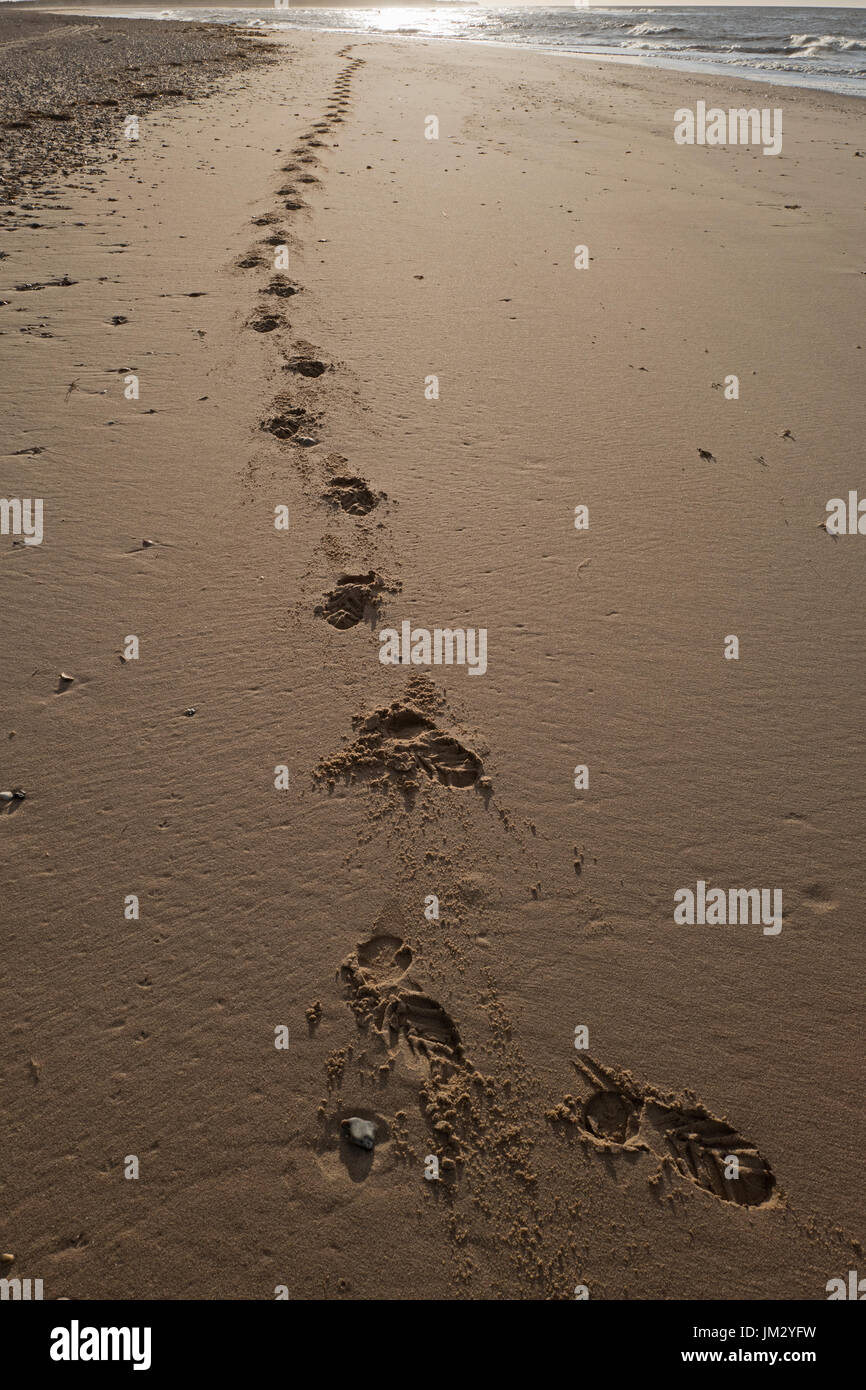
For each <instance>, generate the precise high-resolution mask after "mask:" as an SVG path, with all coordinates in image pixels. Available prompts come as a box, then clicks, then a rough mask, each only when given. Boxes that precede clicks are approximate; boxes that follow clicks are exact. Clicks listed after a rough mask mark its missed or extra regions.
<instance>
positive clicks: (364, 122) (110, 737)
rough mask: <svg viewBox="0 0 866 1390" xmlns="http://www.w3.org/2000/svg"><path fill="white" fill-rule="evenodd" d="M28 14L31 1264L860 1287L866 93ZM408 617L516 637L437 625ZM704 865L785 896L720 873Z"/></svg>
mask: <svg viewBox="0 0 866 1390" xmlns="http://www.w3.org/2000/svg"><path fill="white" fill-rule="evenodd" d="M73 28H74V29H75V31H76V32H75V34H74V36H73V35H72V33H71V30H72V29H73ZM109 50H110V51H111V52H112V59H111V62H110V63H108V64H106V62H105V61H104V54H105V53H106V52H108V51H109ZM173 64H176V65H178V66H172V65H173ZM0 72H3V74H4V77H5V78H6V83H5V84H4V85H5V90H6V92H7V96H8V94H9V93H10V92H11V91H12V88H11V86H10V85H9V84H12V83H16V84H18V86H17V87H16V88H15V91H16V92H18V93H19V95H18V96H17V97H16V98H15V100H17V102H18V114H16V113H15V111H13V110H12V107H11V105H9V104H7V105H3V106H2V107H0V112H2V120H3V123H4V129H3V140H2V160H3V172H4V176H5V179H6V189H7V191H6V194H5V197H4V202H3V205H2V220H0V226H2V229H3V230H2V259H0V376H2V380H3V382H4V398H5V400H4V406H5V408H4V421H5V429H4V435H3V438H4V444H3V446H2V452H3V458H2V477H0V493H2V496H3V497H4V498H7V499H11V498H21V499H24V498H26V499H36V498H39V499H43V520H42V531H43V534H42V538H41V543H39V544H25V543H24V539H23V537H22V536H21V535H18V536H16V535H14V534H12V533H11V532H10V533H9V534H3V535H0V565H2V571H0V574H2V611H3V621H2V625H0V670H2V675H3V681H2V684H3V699H2V708H3V718H2V726H0V740H2V760H0V784H2V787H0V789H7V788H8V789H9V790H10V792H11V791H17V790H18V789H21V790H23V791H24V792H26V796H25V797H24V798H20V797H18V796H14V797H13V798H12V799H7V800H6V801H5V802H4V803H3V804H2V805H0V855H2V861H3V870H2V872H3V878H4V884H5V888H4V892H3V912H2V918H3V940H4V951H3V961H2V968H0V1016H2V1017H3V1019H4V1021H5V1026H4V1028H3V1039H2V1045H0V1061H2V1067H0V1074H2V1087H0V1113H2V1117H3V1130H4V1141H5V1142H4V1151H5V1162H4V1165H3V1174H2V1183H0V1248H2V1250H3V1251H4V1252H9V1253H10V1254H12V1255H14V1264H13V1265H12V1266H11V1267H13V1268H14V1270H15V1272H16V1273H17V1274H19V1275H20V1276H22V1277H24V1276H25V1275H26V1276H33V1277H39V1278H42V1279H43V1280H44V1281H45V1290H46V1293H45V1296H46V1298H48V1297H51V1298H87V1299H99V1298H123V1299H144V1298H162V1299H217V1298H230V1299H270V1298H273V1297H274V1291H275V1289H278V1288H280V1287H284V1288H285V1289H286V1290H287V1291H288V1296H289V1297H290V1298H292V1299H306V1300H312V1299H328V1300H333V1299H347V1300H384V1299H402V1300H424V1299H434V1300H456V1299H459V1300H464V1299H466V1300H474V1299H520V1300H535V1299H539V1300H541V1299H544V1300H560V1299H564V1300H571V1299H574V1298H575V1291H576V1289H578V1288H584V1289H586V1290H588V1293H589V1297H591V1298H592V1299H602V1300H604V1299H666V1300H679V1299H687V1298H701V1299H722V1300H725V1299H735V1298H746V1299H755V1300H760V1299H769V1298H778V1299H797V1300H809V1299H824V1298H826V1293H825V1287H826V1284H827V1281H828V1280H830V1279H832V1278H834V1277H836V1276H844V1275H845V1274H846V1271H848V1270H849V1269H851V1268H856V1267H857V1262H858V1259H859V1260H860V1263H861V1264H862V1246H861V1243H860V1242H862V1240H863V1238H864V1215H866V1211H864V1195H863V1186H862V1183H861V1182H860V1181H859V1170H860V1154H861V1151H862V1147H863V1126H862V1117H861V1115H860V1113H859V1109H860V1107H859V1106H858V1101H859V1097H860V1094H861V1091H862V1076H861V1064H860V1060H859V1048H858V1047H856V1046H855V1039H856V1038H857V1035H858V1031H859V1030H860V1028H862V1013H863V1006H862V986H861V983H860V982H861V981H862V978H863V968H864V943H863V933H862V930H861V927H860V917H859V910H858V907H857V904H858V902H861V901H862V899H863V894H864V888H866V885H864V870H863V862H862V859H863V856H862V843H863V835H864V831H866V813H864V799H863V795H862V789H861V787H862V774H863V770H864V738H863V733H862V714H861V705H862V688H863V678H864V674H866V669H864V654H863V653H864V641H863V638H864V630H863V621H862V616H861V614H860V613H859V611H858V609H857V603H858V602H859V601H860V600H859V599H858V593H860V591H861V588H862V582H861V577H862V557H861V550H860V547H861V546H862V545H864V544H866V541H863V539H862V537H860V536H859V535H840V536H834V535H832V534H830V533H829V532H828V530H827V529H826V527H825V525H824V522H825V518H826V512H825V505H826V503H827V500H828V499H831V498H836V497H841V498H847V497H848V494H849V491H851V490H855V489H857V487H858V485H859V483H860V471H861V468H860V463H859V451H860V448H861V445H862V439H863V435H864V418H863V416H864V409H863V404H862V403H863V400H864V393H863V387H862V377H863V356H864V352H863V346H862V344H863V336H864V331H866V330H864V327H863V301H864V294H866V256H864V248H863V232H862V226H863V224H862V217H863V206H864V201H866V159H864V158H863V152H864V151H866V137H864V134H863V117H862V110H863V108H862V105H861V103H860V102H859V101H858V100H857V99H855V98H850V97H844V96H835V95H832V94H828V93H821V92H812V91H807V90H803V89H794V88H780V87H778V86H775V87H772V88H770V87H769V86H768V87H763V86H761V85H760V84H755V83H748V82H745V81H741V80H738V79H736V78H735V77H732V78H731V79H723V78H719V77H711V76H706V75H703V74H700V75H698V74H689V73H683V72H665V71H661V70H648V69H645V68H630V67H626V66H624V65H619V66H618V65H615V64H613V63H604V62H600V61H590V60H581V59H575V58H572V57H558V56H553V55H550V54H540V53H534V52H530V51H525V52H521V53H519V54H518V53H516V52H513V51H508V50H506V49H505V48H504V47H503V48H497V47H493V46H490V47H484V46H482V45H474V44H468V43H464V44H461V43H456V42H455V43H447V42H441V41H437V42H432V41H425V40H423V39H420V38H414V39H413V38H404V39H388V38H363V39H358V40H354V39H351V40H348V41H347V37H346V35H344V34H343V35H340V34H329V33H295V34H290V35H276V36H275V35H273V34H268V35H264V36H261V35H260V36H257V37H253V36H250V35H239V34H238V33H237V32H236V31H228V30H221V31H219V32H217V31H216V30H215V29H214V28H210V29H206V26H197V25H194V24H182V23H177V24H174V25H170V24H168V23H166V24H159V25H156V24H152V23H150V22H148V21H140V22H134V21H129V20H122V19H103V18H99V17H97V16H95V15H94V14H93V13H90V14H88V13H87V12H76V13H75V14H64V15H59V14H45V13H41V14H38V15H36V16H32V15H31V16H26V15H25V14H23V13H21V12H20V11H19V12H17V13H16V14H15V15H6V14H5V13H4V14H2V15H0ZM64 72H67V73H68V74H69V76H68V80H65V79H63V76H62V75H63V73H64ZM58 73H59V74H60V76H59V77H58V76H57V74H58ZM172 73H174V74H175V75H176V76H175V77H174V78H173V77H172ZM177 74H179V76H177ZM20 93H25V96H22V95H20ZM13 95H14V94H13ZM109 100H110V101H113V102H115V103H116V105H113V106H105V105H100V104H98V103H102V102H105V101H109ZM701 101H704V102H706V103H707V105H708V106H709V105H713V104H715V105H717V106H718V107H720V108H723V109H724V110H727V109H728V108H735V107H736V108H739V107H759V108H765V107H768V108H780V109H782V110H783V112H784V145H783V148H782V151H781V153H780V154H779V155H778V156H775V157H774V156H769V157H768V156H766V155H764V154H763V153H762V150H761V148H760V147H758V146H733V145H727V146H717V147H710V146H704V147H701V146H698V145H691V146H690V145H681V144H678V143H676V141H675V140H674V136H673V132H674V124H675V120H674V117H675V113H676V112H677V110H678V109H681V108H694V107H695V106H696V103H698V102H701ZM88 103H94V104H91V105H88ZM25 108H26V111H29V113H30V114H29V115H27V114H25V115H24V116H22V115H21V114H20V112H21V110H24V109H25ZM46 113H47V114H46ZM130 116H135V117H136V118H137V138H131V139H130V138H128V137H127V134H126V133H125V131H126V128H127V127H126V122H127V121H128V119H129V117H130ZM431 117H435V121H436V123H438V128H437V124H436V123H434V124H432V125H431V119H430V118H431ZM21 121H23V122H24V124H23V125H22V124H20V122H21ZM16 122H19V124H17V125H16ZM434 130H435V131H436V136H437V138H429V135H430V133H431V131H434ZM579 247H585V248H586V258H585V259H586V268H578V267H577V266H576V265H575V261H576V259H577V260H580V256H579V255H578V254H577V250H576V248H579ZM732 374H733V375H736V377H737V378H738V382H739V395H738V397H737V398H731V396H730V393H729V392H726V387H725V383H726V380H727V379H728V378H729V377H730V376H731V375H732ZM580 508H586V509H587V511H586V513H581V512H579V511H576V509H580ZM587 515H588V525H586V526H581V525H580V524H578V523H579V522H580V520H581V518H583V519H584V520H585V519H586V516H587ZM34 539H35V537H34ZM404 623H408V624H409V625H410V629H409V631H410V633H415V632H425V633H430V634H433V633H434V632H435V630H436V629H440V630H443V629H449V630H451V631H454V630H460V631H461V632H465V633H466V634H475V635H476V636H477V634H478V633H480V632H481V631H482V630H483V631H484V632H485V634H486V660H485V663H484V665H485V669H484V670H483V671H482V670H481V666H480V665H477V669H476V671H475V672H474V673H473V671H472V669H471V663H470V662H468V661H467V662H466V663H464V664H459V663H453V664H451V665H448V666H446V665H444V664H436V663H435V662H433V661H432V659H431V660H430V661H427V660H420V661H416V662H415V663H413V662H412V661H411V660H409V661H408V662H404V661H402V660H399V659H398V662H397V664H385V663H384V662H383V661H382V660H381V659H380V652H381V651H382V650H383V643H382V640H381V634H382V633H383V632H385V631H386V630H394V631H395V632H396V633H397V634H398V635H401V634H402V631H403V628H402V625H403V624H404ZM732 636H736V637H737V638H738V643H739V656H738V659H729V657H726V650H728V651H729V649H730V638H731V637H732ZM133 639H135V640H133ZM414 640H417V641H418V642H419V643H420V646H419V647H418V648H417V652H420V654H421V655H422V657H423V654H424V652H423V642H421V639H420V638H418V639H414V638H413V641H414ZM400 650H401V651H402V648H401V649H400ZM431 650H432V647H431ZM476 650H477V648H476ZM729 655H730V651H729ZM61 673H63V674H61ZM580 768H583V769H586V772H585V773H584V774H580V773H578V771H577V770H578V769H580ZM576 783H579V784H582V785H578V786H576V785H575V784H576ZM699 884H706V885H708V887H707V891H708V892H709V891H710V886H713V887H720V888H721V889H723V890H725V892H727V890H728V889H747V890H751V889H755V888H759V889H770V890H778V891H780V892H781V894H782V901H783V904H784V906H783V910H782V915H781V917H780V920H779V923H778V926H776V927H773V928H767V929H765V927H766V924H765V923H764V924H762V923H755V922H750V923H745V924H735V925H712V924H707V925H700V924H699V923H697V922H696V923H695V924H694V925H689V924H681V923H678V922H677V921H675V918H674V895H675V893H677V891H678V890H680V889H683V888H689V889H690V890H692V891H695V892H697V891H698V889H697V886H698V885H699ZM581 1030H586V1031H585V1032H581ZM349 1119H361V1120H364V1121H366V1122H368V1123H369V1124H371V1125H372V1126H373V1134H374V1135H375V1141H374V1147H373V1148H372V1149H366V1148H364V1147H363V1146H362V1145H360V1144H358V1143H353V1142H352V1140H351V1138H350V1137H348V1132H347V1125H346V1124H345V1123H344V1122H347V1121H348V1120H349ZM731 1154H733V1155H735V1156H736V1157H737V1158H738V1163H739V1176H738V1177H737V1178H736V1179H734V1180H732V1179H731V1177H730V1175H729V1174H728V1176H726V1175H725V1161H726V1159H727V1158H728V1156H730V1155H731ZM130 1158H135V1159H136V1160H137V1165H130V1162H129V1160H130ZM431 1158H432V1159H434V1160H435V1163H434V1164H433V1165H432V1168H431V1165H430V1159H431ZM133 1167H135V1169H136V1175H134V1176H133V1177H130V1172H131V1170H132V1168H133ZM431 1171H435V1174H436V1176H435V1177H431V1176H430V1173H431ZM862 1272H864V1273H866V1270H863V1271H862ZM578 1296H580V1295H578Z"/></svg>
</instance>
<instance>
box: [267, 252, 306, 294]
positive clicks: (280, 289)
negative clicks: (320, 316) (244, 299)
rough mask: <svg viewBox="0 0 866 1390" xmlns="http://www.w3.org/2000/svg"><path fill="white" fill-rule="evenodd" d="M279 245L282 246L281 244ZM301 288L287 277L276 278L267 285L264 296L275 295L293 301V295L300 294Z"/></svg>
mask: <svg viewBox="0 0 866 1390" xmlns="http://www.w3.org/2000/svg"><path fill="white" fill-rule="evenodd" d="M278 244H280V245H281V244H282V243H281V242H280V243H278ZM300 292H301V286H300V285H298V284H296V282H295V281H294V280H290V279H289V278H288V277H287V276H285V275H278V276H275V277H274V279H273V280H271V282H270V284H269V285H265V288H264V289H263V290H262V294H275V295H276V296H277V298H278V299H291V298H292V296H293V295H296V294H300Z"/></svg>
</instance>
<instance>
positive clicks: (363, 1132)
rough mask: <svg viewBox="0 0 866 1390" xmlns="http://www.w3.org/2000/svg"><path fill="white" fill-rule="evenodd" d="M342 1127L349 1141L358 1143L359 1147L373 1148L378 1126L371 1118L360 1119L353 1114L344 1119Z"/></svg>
mask: <svg viewBox="0 0 866 1390" xmlns="http://www.w3.org/2000/svg"><path fill="white" fill-rule="evenodd" d="M341 1128H342V1130H343V1133H344V1134H345V1136H346V1138H347V1139H348V1141H349V1143H350V1144H356V1145H357V1147H358V1148H359V1149H372V1147H373V1145H374V1144H375V1142H376V1126H375V1125H374V1124H371V1123H370V1121H369V1120H359V1119H358V1117H357V1116H355V1115H353V1116H352V1118H351V1119H348V1120H343V1122H342V1126H341Z"/></svg>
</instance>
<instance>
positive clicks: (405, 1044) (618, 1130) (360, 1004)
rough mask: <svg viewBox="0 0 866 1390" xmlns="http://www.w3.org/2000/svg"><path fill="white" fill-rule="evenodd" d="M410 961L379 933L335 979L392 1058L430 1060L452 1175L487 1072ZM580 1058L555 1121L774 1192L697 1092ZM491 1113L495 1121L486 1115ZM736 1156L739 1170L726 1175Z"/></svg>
mask: <svg viewBox="0 0 866 1390" xmlns="http://www.w3.org/2000/svg"><path fill="white" fill-rule="evenodd" d="M413 964H414V952H413V950H412V948H411V946H410V945H409V944H408V943H407V942H406V941H405V940H403V939H402V938H401V937H399V936H396V935H392V934H388V933H381V934H374V935H373V936H371V937H370V938H369V939H368V940H366V941H362V942H359V943H358V945H357V946H356V948H355V950H354V951H353V952H352V953H351V954H350V955H349V956H348V957H347V958H346V959H345V960H344V961H343V963H342V965H341V966H340V970H339V974H338V979H339V980H340V981H341V982H342V984H343V986H344V991H345V998H346V1000H347V1003H348V1005H349V1007H350V1009H351V1010H352V1013H353V1014H354V1016H355V1020H356V1023H357V1024H358V1027H359V1028H360V1029H361V1030H363V1031H364V1032H366V1033H368V1034H370V1035H371V1036H373V1037H376V1038H378V1040H379V1042H380V1044H381V1046H382V1047H383V1048H384V1050H385V1051H386V1052H387V1054H388V1055H389V1057H390V1058H392V1059H393V1058H395V1057H396V1056H397V1055H398V1054H399V1052H400V1050H401V1049H403V1048H405V1049H407V1050H408V1053H409V1054H410V1056H411V1057H412V1058H413V1059H420V1060H422V1061H423V1062H424V1063H425V1064H426V1069H427V1078H426V1081H425V1082H424V1083H423V1084H422V1085H421V1086H420V1088H419V1106H420V1109H421V1113H422V1115H423V1116H424V1118H425V1120H426V1121H427V1123H428V1126H429V1131H430V1138H431V1143H432V1151H433V1152H434V1153H436V1155H437V1157H438V1158H439V1163H440V1170H441V1172H442V1173H443V1175H444V1176H445V1178H446V1180H452V1179H455V1178H456V1177H457V1176H458V1175H459V1172H460V1169H461V1168H462V1167H463V1165H464V1164H465V1163H467V1162H469V1161H471V1159H472V1157H473V1154H474V1153H475V1152H476V1151H477V1144H478V1140H479V1138H480V1137H481V1136H480V1134H479V1133H478V1132H477V1131H478V1129H479V1127H480V1121H481V1116H480V1113H479V1105H478V1101H479V1097H478V1095H477V1088H480V1089H481V1091H482V1092H485V1091H489V1089H490V1080H489V1078H486V1077H484V1076H483V1075H482V1074H481V1073H480V1072H478V1071H477V1070H476V1069H475V1068H474V1066H473V1065H472V1062H471V1061H470V1059H469V1058H468V1057H467V1056H466V1053H465V1050H464V1046H463V1043H462V1040H461V1036H460V1030H459V1028H458V1026H457V1024H456V1023H455V1021H454V1019H453V1018H452V1017H451V1015H450V1014H449V1013H448V1011H447V1010H446V1009H445V1008H443V1006H442V1005H441V1004H440V1003H439V1001H438V1000H437V999H435V998H433V997H432V996H431V995H430V994H429V993H428V992H427V991H426V990H425V989H424V987H423V985H422V984H421V983H419V981H418V980H417V979H415V978H414V976H413V975H412V974H411V973H410V972H411V969H412V966H413ZM574 1066H575V1069H576V1072H577V1075H578V1078H579V1082H580V1088H581V1091H582V1094H581V1096H580V1097H579V1098H577V1099H575V1098H574V1097H572V1096H570V1095H569V1096H566V1097H565V1099H564V1101H563V1102H562V1103H561V1104H560V1105H559V1106H557V1107H555V1108H554V1109H553V1110H552V1111H550V1112H549V1114H548V1115H547V1117H546V1118H547V1119H548V1121H549V1122H550V1123H551V1124H553V1125H561V1124H567V1125H574V1126H575V1127H576V1128H577V1130H578V1132H579V1134H580V1135H581V1137H582V1139H583V1140H584V1141H586V1142H588V1143H589V1144H591V1145H593V1146H595V1147H596V1148H599V1149H601V1150H604V1151H607V1152H611V1153H617V1152H621V1153H625V1152H627V1151H628V1152H632V1153H635V1152H641V1151H643V1152H645V1153H648V1154H654V1155H655V1156H656V1157H657V1158H659V1159H661V1160H662V1162H663V1163H667V1164H668V1165H669V1166H670V1167H671V1168H672V1169H673V1170H674V1171H675V1172H676V1173H678V1174H679V1175H680V1177H682V1178H685V1179H687V1180H688V1181H690V1182H692V1183H694V1184H695V1186H697V1187H699V1188H702V1189H703V1190H704V1191H705V1192H708V1193H710V1194H711V1195H712V1196H713V1197H717V1198H719V1199H720V1200H721V1201H724V1202H731V1203H733V1204H734V1205H740V1206H749V1207H754V1206H764V1205H766V1204H767V1203H769V1202H770V1201H771V1200H772V1198H773V1195H774V1192H775V1189H776V1180H775V1176H774V1174H773V1172H772V1170H771V1168H770V1165H769V1164H768V1163H767V1161H766V1159H765V1158H764V1157H763V1156H762V1155H761V1154H760V1153H759V1152H758V1151H757V1149H756V1148H755V1147H754V1145H753V1144H750V1143H749V1142H748V1141H747V1140H745V1139H743V1137H742V1136H741V1135H740V1134H738V1133H737V1131H736V1130H735V1129H734V1128H733V1127H732V1126H731V1125H729V1124H727V1123H726V1122H725V1121H724V1120H721V1119H719V1118H718V1117H717V1116H715V1115H713V1114H711V1113H710V1111H708V1110H707V1109H706V1107H705V1106H703V1105H702V1104H701V1103H700V1102H699V1101H697V1100H694V1101H693V1102H691V1103H688V1104H685V1105H684V1104H683V1103H682V1101H681V1099H680V1098H674V1097H670V1096H666V1095H664V1094H663V1093H662V1092H660V1091H657V1090H656V1089H655V1088H654V1087H652V1086H649V1085H642V1084H640V1083H638V1082H636V1081H635V1080H634V1079H633V1078H632V1077H630V1076H628V1075H626V1074H624V1073H620V1072H617V1071H616V1070H615V1069H614V1068H609V1067H605V1066H603V1065H602V1064H600V1063H598V1062H595V1061H594V1060H593V1059H592V1058H590V1057H589V1056H588V1055H587V1056H586V1058H585V1059H581V1060H580V1061H575V1063H574ZM501 1099H502V1098H501V1097H500V1098H499V1100H500V1105H501ZM500 1113H501V1109H500ZM484 1118H485V1124H487V1123H489V1114H485V1117H484ZM509 1118H510V1117H508V1116H507V1115H506V1116H505V1123H506V1125H507V1124H508V1122H509ZM732 1158H735V1159H736V1162H737V1165H738V1168H739V1173H738V1176H737V1177H732V1176H727V1173H728V1172H730V1171H731V1168H732V1165H731V1159H732Z"/></svg>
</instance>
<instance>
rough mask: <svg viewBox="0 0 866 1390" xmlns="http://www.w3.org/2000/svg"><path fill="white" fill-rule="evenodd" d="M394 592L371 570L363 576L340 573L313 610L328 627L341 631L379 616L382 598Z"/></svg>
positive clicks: (393, 589)
mask: <svg viewBox="0 0 866 1390" xmlns="http://www.w3.org/2000/svg"><path fill="white" fill-rule="evenodd" d="M396 592H397V589H396V588H395V587H394V586H393V585H391V584H389V583H388V581H387V580H386V579H383V578H382V576H381V574H378V573H377V572H376V571H375V570H369V571H368V572H367V573H366V574H341V575H340V576H339V578H338V579H337V583H336V585H335V587H334V588H333V589H332V590H331V592H330V593H329V594H327V595H326V596H325V602H324V603H323V604H321V605H320V606H319V607H318V608H317V609H316V610H315V611H316V616H317V617H323V618H324V619H325V621H326V622H328V623H330V625H331V627H336V628H338V629H339V631H340V632H345V631H346V630H347V629H348V628H350V627H357V626H358V624H359V623H363V622H367V623H370V625H371V626H372V624H373V623H374V622H375V621H376V619H377V618H378V616H379V610H380V606H381V601H382V595H383V594H385V593H392V594H393V593H396Z"/></svg>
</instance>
